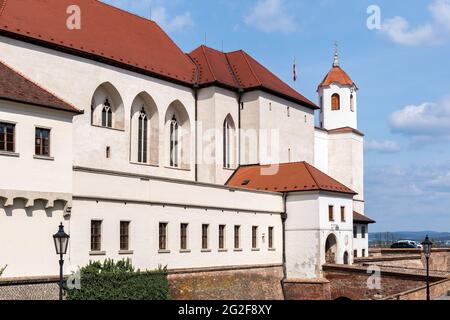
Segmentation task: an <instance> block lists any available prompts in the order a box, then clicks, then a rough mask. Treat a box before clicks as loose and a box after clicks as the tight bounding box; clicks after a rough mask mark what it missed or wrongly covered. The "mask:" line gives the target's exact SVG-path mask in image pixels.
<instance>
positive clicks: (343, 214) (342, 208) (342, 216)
mask: <svg viewBox="0 0 450 320" xmlns="http://www.w3.org/2000/svg"><path fill="white" fill-rule="evenodd" d="M345 211H346V210H345V206H341V222H346V221H347V219H346V216H347V215H346V212H345Z"/></svg>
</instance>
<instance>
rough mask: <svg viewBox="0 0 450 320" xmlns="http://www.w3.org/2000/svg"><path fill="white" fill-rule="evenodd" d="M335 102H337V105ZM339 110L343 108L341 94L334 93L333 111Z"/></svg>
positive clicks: (332, 98) (332, 99)
mask: <svg viewBox="0 0 450 320" xmlns="http://www.w3.org/2000/svg"><path fill="white" fill-rule="evenodd" d="M335 103H337V105H336V104H335ZM339 110H341V96H340V95H339V93H333V94H332V95H331V111H339Z"/></svg>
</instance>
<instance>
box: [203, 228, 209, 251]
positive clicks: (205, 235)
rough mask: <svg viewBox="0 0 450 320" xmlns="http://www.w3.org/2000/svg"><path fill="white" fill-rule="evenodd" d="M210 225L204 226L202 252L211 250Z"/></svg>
mask: <svg viewBox="0 0 450 320" xmlns="http://www.w3.org/2000/svg"><path fill="white" fill-rule="evenodd" d="M209 249H210V248H209V224H207V223H203V224H202V250H203V251H205V250H209Z"/></svg>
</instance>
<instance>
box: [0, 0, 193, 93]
mask: <svg viewBox="0 0 450 320" xmlns="http://www.w3.org/2000/svg"><path fill="white" fill-rule="evenodd" d="M3 1H4V9H3V12H2V13H1V16H0V30H3V31H6V32H11V33H14V34H16V35H21V36H24V37H27V38H31V39H35V40H41V41H44V42H46V43H50V44H53V45H56V46H58V47H63V48H67V49H70V50H76V51H78V52H83V53H87V54H89V55H93V56H97V57H100V58H103V59H106V60H108V61H114V62H117V63H119V64H124V65H128V66H131V67H134V68H138V69H141V70H145V71H148V72H150V73H152V74H156V75H160V76H162V77H167V78H170V79H173V80H176V81H179V82H183V83H186V84H192V82H193V79H194V75H195V69H196V68H195V65H194V64H193V63H192V61H191V60H190V59H189V57H187V56H186V55H185V54H184V52H183V51H182V50H180V48H178V47H177V46H176V44H175V43H174V42H173V41H172V40H171V39H170V38H169V36H168V35H167V34H166V33H165V32H164V31H163V30H162V29H161V28H160V27H159V26H158V25H157V24H156V23H155V22H153V21H150V20H147V19H144V18H141V17H138V16H135V15H132V14H130V13H127V12H125V11H122V10H119V9H117V8H115V7H112V6H110V5H107V4H105V3H102V2H100V1H96V0H39V1H36V0H19V1H17V0H3ZM70 5H78V6H79V7H80V9H81V29H80V30H69V29H68V28H67V25H66V22H67V19H68V17H69V14H67V13H66V11H67V8H68V7H69V6H70Z"/></svg>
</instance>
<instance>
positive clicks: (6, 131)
mask: <svg viewBox="0 0 450 320" xmlns="http://www.w3.org/2000/svg"><path fill="white" fill-rule="evenodd" d="M15 127H16V125H14V124H12V123H4V122H0V151H7V152H14V142H15Z"/></svg>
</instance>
